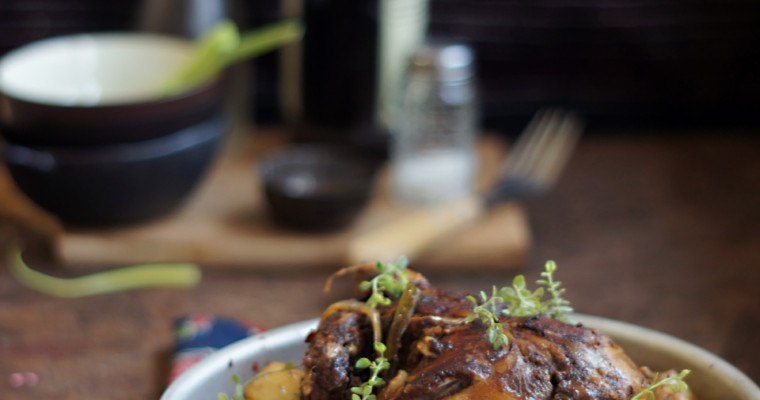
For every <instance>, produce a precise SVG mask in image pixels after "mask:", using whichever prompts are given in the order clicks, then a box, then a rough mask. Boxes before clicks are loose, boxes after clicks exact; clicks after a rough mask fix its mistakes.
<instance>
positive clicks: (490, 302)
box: [465, 286, 509, 350]
mask: <svg viewBox="0 0 760 400" xmlns="http://www.w3.org/2000/svg"><path fill="white" fill-rule="evenodd" d="M480 298H481V299H482V301H483V302H482V304H478V301H477V300H475V297H473V296H467V300H469V301H470V302H471V303H472V305H473V309H472V314H470V315H468V316H467V317H465V322H470V321H473V320H475V319H476V318H477V319H480V321H481V322H483V323H484V324H486V325H488V330H487V331H486V336H487V337H488V340H489V341H490V342H491V344H492V345H493V349H494V350H498V349H499V348H500V347H502V346H506V345H507V344H509V336H507V334H506V332H505V331H504V326H503V325H502V324H501V322H499V317H498V308H499V307H500V304H502V303H504V298H503V297H501V296H499V295H498V291H497V289H496V286H494V287H493V288H492V290H491V297H488V296H487V295H486V294H485V292H482V291H481V292H480Z"/></svg>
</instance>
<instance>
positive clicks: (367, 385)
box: [351, 342, 391, 400]
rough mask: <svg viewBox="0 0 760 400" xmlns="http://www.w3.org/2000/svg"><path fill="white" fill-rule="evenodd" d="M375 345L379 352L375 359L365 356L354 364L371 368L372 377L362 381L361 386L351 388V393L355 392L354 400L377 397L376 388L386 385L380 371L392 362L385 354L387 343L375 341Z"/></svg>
mask: <svg viewBox="0 0 760 400" xmlns="http://www.w3.org/2000/svg"><path fill="white" fill-rule="evenodd" d="M374 347H375V352H376V353H377V357H376V358H375V360H374V361H370V360H369V359H368V358H366V357H363V358H360V359H359V360H358V361H356V364H355V365H354V366H355V367H356V368H357V369H367V368H369V370H370V377H369V379H367V381H366V382H364V383H362V384H361V386H355V387H352V388H351V393H353V394H352V395H351V399H352V400H373V399H375V398H376V397H375V395H374V394H372V392H373V390H374V388H376V387H382V386H385V380H384V379H383V378H380V373H381V372H382V371H385V370H387V369H388V368H390V366H391V364H390V363H389V362H388V359H386V358H385V356H384V354H385V344H383V343H381V342H375V346H374ZM360 395H361V396H360Z"/></svg>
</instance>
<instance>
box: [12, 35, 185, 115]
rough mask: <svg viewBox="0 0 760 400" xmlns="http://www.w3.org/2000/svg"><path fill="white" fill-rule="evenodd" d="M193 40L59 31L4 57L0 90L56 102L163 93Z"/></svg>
mask: <svg viewBox="0 0 760 400" xmlns="http://www.w3.org/2000/svg"><path fill="white" fill-rule="evenodd" d="M192 50H193V43H192V42H191V41H189V40H186V39H183V38H181V37H175V36H170V35H164V34H158V33H149V32H103V33H81V34H74V35H65V36H57V37H52V38H48V39H43V40H39V41H36V42H32V43H29V44H27V45H24V46H21V47H19V48H17V49H15V50H12V51H10V52H8V53H7V54H6V55H4V56H3V57H2V59H0V91H2V92H3V93H5V94H6V95H8V96H10V97H14V98H17V99H20V100H24V101H27V102H31V103H39V104H45V105H53V106H69V107H70V106H79V107H93V106H110V105H122V104H134V103H140V102H145V101H151V100H158V99H160V98H161V85H162V83H163V82H164V81H165V80H166V79H167V78H168V77H169V76H171V74H172V73H174V72H176V71H177V70H178V69H179V68H180V67H181V66H182V65H183V63H185V62H187V61H188V60H189V59H190V57H191V56H192Z"/></svg>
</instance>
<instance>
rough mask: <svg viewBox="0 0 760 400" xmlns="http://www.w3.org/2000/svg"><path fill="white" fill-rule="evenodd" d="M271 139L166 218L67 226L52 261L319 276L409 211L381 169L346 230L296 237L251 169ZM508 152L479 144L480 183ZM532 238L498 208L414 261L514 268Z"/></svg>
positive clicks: (517, 208) (238, 149)
mask: <svg viewBox="0 0 760 400" xmlns="http://www.w3.org/2000/svg"><path fill="white" fill-rule="evenodd" d="M278 140H281V137H280V136H277V135H272V136H269V137H267V136H266V135H261V134H259V135H254V136H247V137H245V139H240V140H238V144H237V145H235V146H228V148H227V150H226V151H225V152H224V153H223V154H222V156H221V157H220V158H219V162H217V163H216V166H215V168H213V169H212V171H211V172H210V174H209V176H208V177H207V179H205V181H204V182H203V184H202V185H201V187H200V188H198V190H197V192H196V193H195V194H194V196H193V197H192V198H191V199H190V200H189V201H188V203H187V204H186V205H184V206H183V207H182V208H181V209H180V210H179V211H178V212H176V213H174V214H172V215H169V216H167V217H166V218H162V219H159V220H157V221H153V222H149V223H147V224H143V225H137V226H134V227H124V228H118V229H92V228H90V229H85V228H76V227H66V229H64V230H63V232H62V234H60V235H58V236H57V237H56V238H55V244H54V246H55V248H56V251H57V253H58V255H59V256H60V258H61V260H62V262H63V263H65V264H66V265H68V266H69V267H71V268H76V267H82V268H87V267H90V268H92V267H99V266H100V267H102V266H103V265H125V264H134V263H141V262H185V261H193V262H198V263H203V264H205V265H207V266H209V267H212V266H213V267H235V268H243V269H291V270H302V269H312V270H313V269H321V270H323V271H324V270H329V269H331V268H333V267H334V266H335V265H336V264H340V263H343V262H347V261H345V260H346V259H347V257H346V252H347V250H346V248H347V246H348V243H349V241H350V239H351V238H352V237H354V236H355V235H357V234H358V233H362V232H367V231H369V230H372V229H374V228H375V227H377V226H379V225H381V224H383V223H385V221H388V220H392V219H394V218H399V217H403V216H404V215H405V214H407V213H409V212H413V211H414V210H413V209H411V208H408V207H404V206H401V205H398V204H394V203H393V202H392V201H391V200H390V199H389V195H388V189H387V187H388V178H387V174H386V173H385V171H381V172H380V173H379V176H378V178H377V179H376V185H375V188H374V191H373V192H374V196H373V197H372V199H371V201H370V203H369V205H368V206H367V207H366V208H365V209H364V210H363V211H362V212H361V213H360V214H359V216H358V217H357V219H356V220H355V221H353V222H352V223H351V225H349V226H348V227H347V228H345V229H340V230H337V231H330V232H299V231H295V230H292V229H287V228H283V227H280V226H278V225H277V224H276V223H273V222H272V220H271V218H270V215H269V213H268V210H267V204H266V201H265V198H264V195H263V193H262V187H263V186H262V183H261V179H260V176H259V172H258V170H257V161H258V160H259V159H260V158H261V156H262V155H266V153H267V152H268V151H272V150H276V149H277V148H278V147H279V146H281V145H282V144H281V143H277V142H278ZM505 153H506V146H505V143H504V141H503V140H499V139H497V138H496V137H493V136H486V137H484V138H483V140H482V143H481V146H480V154H481V168H480V176H479V184H480V186H481V187H484V188H485V187H488V186H489V185H490V184H492V182H493V181H494V179H495V176H496V170H497V166H498V165H499V163H500V161H501V160H502V157H503V156H504V154H505ZM530 241H531V237H530V227H529V226H528V220H527V216H526V214H525V211H524V209H523V207H522V206H521V205H519V204H515V203H511V204H504V205H500V206H498V207H494V208H493V209H492V210H491V211H490V215H489V216H488V218H485V219H480V220H478V221H475V222H474V223H472V224H469V225H468V226H466V227H464V228H463V229H460V230H459V231H457V232H453V233H452V235H450V237H447V238H446V240H445V242H442V243H437V244H438V246H436V248H435V249H431V250H432V251H426V252H424V253H423V254H421V255H420V258H419V260H418V265H422V266H425V267H428V268H437V269H460V268H492V269H503V268H506V269H513V268H515V267H517V266H519V265H520V264H521V263H523V261H524V258H525V254H526V252H527V250H528V247H529V246H530Z"/></svg>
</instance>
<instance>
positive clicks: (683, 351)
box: [161, 315, 760, 400]
mask: <svg viewBox="0 0 760 400" xmlns="http://www.w3.org/2000/svg"><path fill="white" fill-rule="evenodd" d="M577 319H578V320H579V321H581V322H582V323H583V324H585V325H586V326H590V327H594V328H597V329H599V330H601V331H603V332H605V333H606V334H608V335H610V336H611V337H612V338H613V339H614V340H615V341H616V342H617V343H618V344H620V345H621V346H622V347H623V348H624V349H625V350H626V353H628V355H629V356H631V358H633V359H634V361H636V362H637V363H639V364H640V365H647V366H649V367H650V368H652V369H654V370H665V369H676V370H680V369H683V368H688V369H690V370H691V371H692V372H691V374H690V375H689V377H688V378H687V382H688V383H689V385H690V386H691V388H692V389H693V391H694V393H695V394H696V395H697V396H698V397H699V399H700V400H760V388H758V386H757V385H756V384H755V383H754V382H752V380H750V379H749V378H748V377H747V376H746V375H744V374H743V373H742V372H741V371H739V370H738V369H736V368H735V367H733V366H732V365H731V364H729V363H727V362H726V361H724V360H723V359H721V358H719V357H718V356H716V355H714V354H712V353H710V352H708V351H706V350H703V349H701V348H699V347H697V346H694V345H692V344H690V343H687V342H684V341H683V340H680V339H677V338H675V337H673V336H669V335H666V334H663V333H660V332H657V331H653V330H651V329H647V328H642V327H639V326H636V325H631V324H628V323H624V322H619V321H614V320H610V319H605V318H600V317H593V316H588V315H578V316H577ZM317 321H318V320H316V319H313V320H308V321H303V322H299V323H295V324H292V325H287V326H283V327H281V328H277V329H273V330H271V331H268V332H265V333H262V334H259V335H257V336H254V337H251V338H249V339H245V340H242V341H240V342H237V343H234V344H232V345H230V346H227V347H225V348H224V349H221V350H220V351H218V352H217V353H215V354H213V355H211V356H210V357H208V358H206V359H205V360H203V361H202V362H200V363H198V364H197V365H195V366H193V367H192V368H190V369H189V370H187V371H186V372H185V373H184V374H182V375H181V376H180V377H179V378H177V380H176V381H174V382H173V383H172V384H171V385H170V386H169V388H168V389H167V390H166V391H165V392H164V394H163V395H162V396H161V400H204V399H207V400H214V399H217V396H218V394H219V393H221V392H224V393H228V394H232V393H234V384H233V382H232V375H233V374H237V375H238V376H240V378H241V380H243V381H245V380H247V379H250V378H251V377H252V376H253V375H254V373H253V368H252V366H253V364H254V363H257V364H258V365H260V366H262V367H263V366H264V365H265V364H266V363H268V362H269V361H276V360H277V361H293V362H296V363H299V362H300V361H301V359H302V358H303V354H304V351H305V350H306V344H305V342H304V338H305V337H306V335H307V334H308V333H309V331H311V330H312V329H314V327H315V326H316V324H317Z"/></svg>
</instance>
